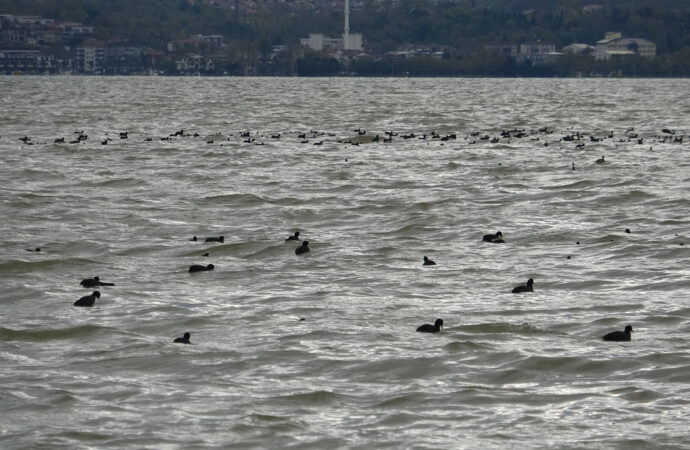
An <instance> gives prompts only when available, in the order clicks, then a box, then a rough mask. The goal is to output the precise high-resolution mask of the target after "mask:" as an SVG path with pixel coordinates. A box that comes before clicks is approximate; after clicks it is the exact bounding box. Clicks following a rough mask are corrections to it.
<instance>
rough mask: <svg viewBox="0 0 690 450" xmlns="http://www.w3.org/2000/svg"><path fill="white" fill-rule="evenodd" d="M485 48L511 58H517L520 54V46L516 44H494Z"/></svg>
mask: <svg viewBox="0 0 690 450" xmlns="http://www.w3.org/2000/svg"><path fill="white" fill-rule="evenodd" d="M485 48H486V49H487V50H489V51H493V52H496V53H498V54H499V55H501V56H509V57H511V58H515V57H516V56H517V54H518V46H517V45H515V44H505V43H504V44H492V45H487V46H485Z"/></svg>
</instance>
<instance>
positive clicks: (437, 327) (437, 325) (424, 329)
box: [417, 319, 443, 333]
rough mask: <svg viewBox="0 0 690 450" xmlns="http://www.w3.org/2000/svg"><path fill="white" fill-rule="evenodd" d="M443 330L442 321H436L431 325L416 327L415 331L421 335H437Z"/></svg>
mask: <svg viewBox="0 0 690 450" xmlns="http://www.w3.org/2000/svg"><path fill="white" fill-rule="evenodd" d="M442 328H443V319H436V322H434V324H433V325H431V324H430V323H425V324H424V325H420V326H419V327H417V331H419V332H421V333H438V332H439V331H441V330H442Z"/></svg>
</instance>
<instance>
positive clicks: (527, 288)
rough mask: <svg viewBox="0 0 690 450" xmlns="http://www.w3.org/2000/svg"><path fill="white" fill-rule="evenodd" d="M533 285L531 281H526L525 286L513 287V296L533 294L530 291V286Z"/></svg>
mask: <svg viewBox="0 0 690 450" xmlns="http://www.w3.org/2000/svg"><path fill="white" fill-rule="evenodd" d="M533 284H534V280H533V279H531V278H530V279H529V280H527V284H523V285H521V286H515V287H514V288H513V294H519V293H520V292H534V291H533V290H532V285H533Z"/></svg>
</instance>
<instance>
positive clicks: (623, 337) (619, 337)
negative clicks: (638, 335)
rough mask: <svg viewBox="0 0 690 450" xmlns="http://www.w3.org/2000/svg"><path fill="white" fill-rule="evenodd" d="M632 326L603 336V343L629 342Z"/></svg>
mask: <svg viewBox="0 0 690 450" xmlns="http://www.w3.org/2000/svg"><path fill="white" fill-rule="evenodd" d="M632 330H633V329H632V326H631V325H628V326H626V327H625V331H612V332H610V333H609V334H607V335H605V336H603V339H604V340H605V341H629V340H630V333H632Z"/></svg>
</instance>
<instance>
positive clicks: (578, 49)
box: [563, 43, 594, 55]
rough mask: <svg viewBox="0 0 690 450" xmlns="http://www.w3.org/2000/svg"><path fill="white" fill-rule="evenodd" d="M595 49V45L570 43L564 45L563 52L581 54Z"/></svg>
mask: <svg viewBox="0 0 690 450" xmlns="http://www.w3.org/2000/svg"><path fill="white" fill-rule="evenodd" d="M593 50H594V46H592V45H589V44H576V43H573V44H570V45H566V46H565V47H563V53H571V54H575V55H579V54H582V53H586V52H590V51H593Z"/></svg>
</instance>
